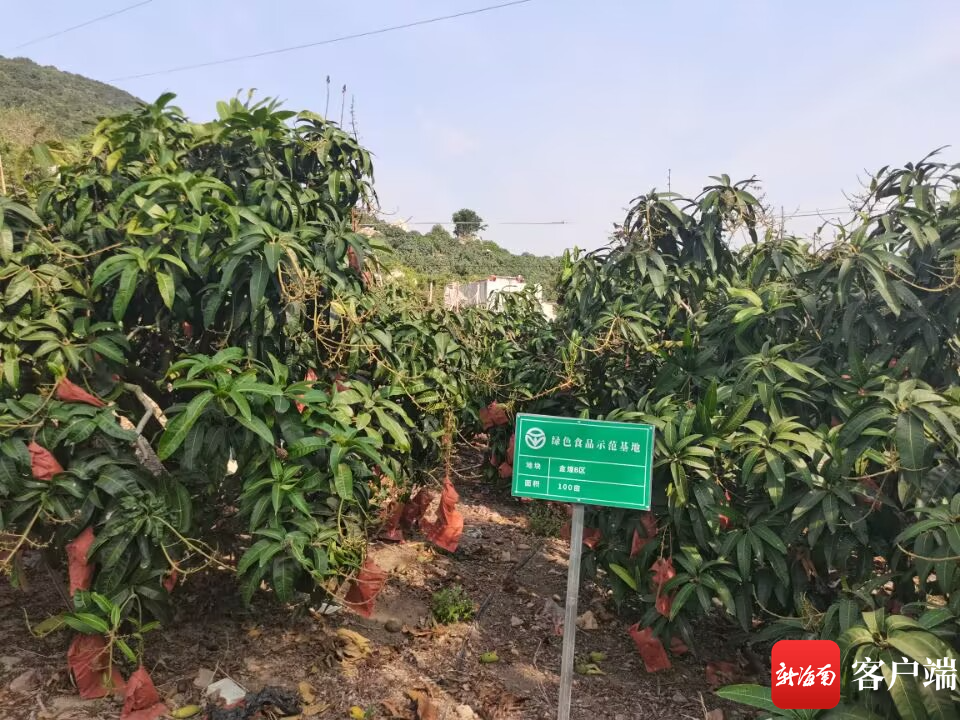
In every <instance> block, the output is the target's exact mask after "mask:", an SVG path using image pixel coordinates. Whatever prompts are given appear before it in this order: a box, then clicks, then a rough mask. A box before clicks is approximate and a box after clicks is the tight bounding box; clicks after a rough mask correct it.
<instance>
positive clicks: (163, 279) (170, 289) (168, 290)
mask: <svg viewBox="0 0 960 720" xmlns="http://www.w3.org/2000/svg"><path fill="white" fill-rule="evenodd" d="M156 278H157V289H158V290H159V291H160V297H161V298H162V299H163V304H164V305H166V306H167V309H168V310H172V309H173V299H174V297H175V295H176V287H175V286H174V284H173V278H172V277H171V276H170V275H168V274H167V273H164V272H159V271H158V272H157V274H156Z"/></svg>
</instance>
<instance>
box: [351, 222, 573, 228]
mask: <svg viewBox="0 0 960 720" xmlns="http://www.w3.org/2000/svg"><path fill="white" fill-rule="evenodd" d="M476 224H477V223H467V222H460V223H456V222H453V221H452V220H438V221H436V222H427V221H426V220H418V221H416V222H405V223H403V225H430V226H433V225H476ZM480 224H481V225H574V224H575V223H573V222H571V221H570V220H525V221H524V220H521V221H508V222H486V221H484V222H482V223H480ZM360 225H361V226H362V227H377V226H379V225H390V223H389V222H386V221H384V222H378V223H360Z"/></svg>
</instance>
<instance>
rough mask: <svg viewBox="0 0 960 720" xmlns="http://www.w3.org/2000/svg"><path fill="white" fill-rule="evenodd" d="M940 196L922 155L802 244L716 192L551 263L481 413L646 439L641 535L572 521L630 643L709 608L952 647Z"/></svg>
mask: <svg viewBox="0 0 960 720" xmlns="http://www.w3.org/2000/svg"><path fill="white" fill-rule="evenodd" d="M958 183H960V181H958V176H957V173H956V168H955V167H950V166H946V165H943V164H941V163H937V162H935V161H934V160H933V159H931V158H925V159H924V160H923V161H921V162H919V163H917V164H913V165H908V166H907V167H905V168H902V169H889V168H887V169H884V170H883V171H881V172H880V173H878V174H877V176H876V177H875V178H874V179H873V180H872V181H871V183H870V185H869V187H868V189H867V192H866V195H865V197H864V198H863V202H862V205H861V208H860V212H859V213H858V214H857V216H856V219H855V220H853V221H852V222H851V223H849V224H848V225H846V226H843V227H840V228H839V229H838V231H837V234H836V237H835V238H833V239H832V242H830V243H829V244H827V245H824V246H823V247H820V248H817V247H813V246H811V245H810V244H808V243H805V242H803V241H801V240H800V239H798V238H795V237H791V236H789V235H787V234H786V233H785V232H784V231H783V229H782V228H781V226H780V225H779V223H775V222H770V221H767V220H765V215H764V209H763V207H762V206H761V204H760V203H759V201H758V200H757V199H756V197H755V195H754V194H752V191H753V185H754V183H753V182H752V181H748V182H741V183H733V182H731V181H730V179H729V178H727V177H726V176H723V177H720V178H716V182H715V183H714V184H713V185H710V186H708V187H706V188H704V190H703V192H702V193H701V194H700V195H698V196H697V197H696V198H693V199H685V198H680V197H677V196H673V195H663V194H658V193H656V192H653V193H650V194H648V195H645V196H642V197H640V198H638V199H637V200H636V201H635V202H634V204H633V206H632V208H631V209H630V211H629V213H628V215H627V217H626V219H625V221H624V223H623V225H622V226H620V227H619V229H618V232H617V235H616V237H615V238H614V239H613V241H612V242H611V244H610V245H609V246H607V247H605V248H603V249H600V250H597V251H594V252H591V253H586V254H584V253H581V252H579V251H574V252H572V253H570V254H568V256H567V257H566V259H565V264H564V266H563V268H562V270H561V279H560V283H559V294H560V298H561V304H560V308H559V313H558V318H557V321H556V323H555V325H554V326H553V329H552V330H550V331H548V332H547V333H545V336H544V338H543V340H542V342H543V345H544V346H545V347H549V348H550V350H548V351H546V352H544V351H543V350H541V349H539V348H538V349H537V351H536V352H526V351H525V350H526V348H527V347H528V344H527V343H523V344H520V343H518V344H517V345H515V347H514V348H513V349H512V350H511V352H510V354H509V357H510V363H511V364H510V366H509V367H508V368H507V369H505V371H504V375H505V377H506V378H510V379H509V380H504V384H505V385H507V386H512V387H514V388H515V391H514V392H513V393H503V394H501V395H498V396H494V397H495V398H496V399H497V400H499V401H501V402H505V403H507V404H508V405H509V406H510V407H511V409H512V410H513V411H515V412H521V411H527V412H541V413H546V414H558V415H566V416H573V417H578V416H579V417H590V418H595V419H606V420H619V421H627V422H646V423H651V424H653V425H654V426H655V427H656V446H655V451H654V468H653V488H654V497H653V516H652V517H649V516H648V515H647V514H644V513H637V512H627V511H622V510H612V509H588V511H587V525H588V527H591V528H593V529H594V531H595V537H598V538H599V542H598V543H595V549H594V550H593V551H592V552H590V553H588V554H587V555H586V557H585V560H584V567H585V570H586V571H587V573H588V574H590V573H593V572H595V571H596V570H597V569H598V568H601V567H602V568H604V569H606V570H609V571H610V572H607V573H606V577H608V578H609V580H610V582H611V583H612V585H613V590H614V593H615V597H616V598H617V599H618V601H620V602H622V603H628V604H631V605H635V606H637V607H638V609H639V611H640V613H641V624H643V625H645V626H649V627H652V628H653V630H654V632H655V633H656V634H658V635H659V636H661V637H668V636H670V635H673V634H680V635H681V636H682V637H683V638H684V640H685V641H686V643H687V644H688V645H693V644H694V640H695V638H694V635H693V633H692V625H691V623H692V622H693V621H695V620H696V619H697V618H699V617H702V616H704V615H705V614H708V613H713V612H714V609H715V607H720V608H722V614H723V615H724V616H726V617H727V618H729V619H730V621H731V622H733V623H737V624H739V625H740V627H741V628H742V629H743V630H744V631H752V630H753V629H754V626H755V623H756V622H758V621H759V622H760V623H762V624H766V625H767V626H768V628H767V631H766V633H765V635H764V636H763V637H767V638H771V639H772V638H775V637H808V636H810V635H823V636H825V637H832V638H837V637H838V636H840V634H841V631H842V630H843V629H844V628H846V627H848V626H849V624H850V620H849V618H850V617H853V616H854V615H857V614H859V613H861V612H864V613H870V612H873V611H875V610H880V609H882V608H887V609H889V610H890V611H896V612H901V613H905V614H906V615H907V617H912V618H919V617H926V615H925V614H924V613H926V612H929V611H935V612H936V617H937V618H938V623H940V622H941V621H942V624H941V625H938V627H939V628H940V631H941V632H942V633H943V636H944V637H946V638H948V642H949V643H950V647H951V648H953V650H952V651H953V652H955V651H956V636H955V632H956V629H957V627H958V626H957V622H958V618H960V592H958V588H960V573H958V572H957V569H956V568H957V564H956V556H957V554H958V552H960V535H958V534H957V532H956V527H958V525H957V518H958V514H957V510H958V509H960V495H958V492H960V463H958V460H957V458H958V457H960V434H958V433H957V430H956V424H957V421H958V419H960V381H958V380H960V378H958V373H960V344H958V342H957V329H958V326H960V260H958V254H960V253H958V249H957V248H958V235H957V228H958V227H960V223H958V221H960V202H958V197H960V184H958ZM737 235H739V236H742V237H743V238H744V240H745V244H742V245H741V246H740V247H739V248H735V247H734V243H733V240H732V239H733V238H734V237H735V236H737ZM511 373H512V374H511ZM510 433H511V429H510V428H509V427H504V428H502V429H500V428H498V429H497V431H496V432H494V433H492V434H491V438H490V442H491V445H492V447H498V443H501V444H502V443H503V442H504V438H505V437H508V436H509V434H510ZM650 531H652V532H650ZM876 558H882V559H883V562H882V563H880V564H878V563H877V561H876ZM904 621H905V622H906V621H907V620H906V619H905V620H904ZM897 707H898V709H899V710H900V711H901V712H904V710H903V708H900V707H899V705H898V706H897ZM904 716H905V717H910V716H911V715H909V714H905V715H904Z"/></svg>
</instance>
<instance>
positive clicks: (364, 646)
mask: <svg viewBox="0 0 960 720" xmlns="http://www.w3.org/2000/svg"><path fill="white" fill-rule="evenodd" d="M337 639H338V640H339V641H340V656H341V657H342V658H343V659H344V660H359V659H360V658H364V657H366V656H367V655H369V654H370V641H369V640H368V639H367V638H365V637H364V636H363V635H361V634H360V633H358V632H354V631H353V630H347V629H346V628H339V629H338V630H337Z"/></svg>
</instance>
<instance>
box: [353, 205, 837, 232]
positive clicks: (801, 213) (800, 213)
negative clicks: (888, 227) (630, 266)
mask: <svg viewBox="0 0 960 720" xmlns="http://www.w3.org/2000/svg"><path fill="white" fill-rule="evenodd" d="M837 212H840V213H853V212H854V210H851V209H850V208H849V207H835V208H818V209H814V210H797V211H796V212H792V213H785V214H784V215H782V217H783V218H784V219H788V218H795V217H817V216H822V215H826V214H830V213H837ZM777 217H778V218H779V217H781V216H777ZM471 224H473V223H456V222H453V221H452V220H415V221H410V222H398V223H391V222H390V221H389V220H382V221H380V222H368V223H359V225H360V227H380V226H383V225H391V226H394V227H401V226H427V225H429V226H430V227H433V226H434V225H441V226H445V225H471ZM482 224H483V225H488V226H491V225H498V226H499V225H582V224H583V222H582V221H578V220H506V221H491V222H487V221H486V220H484V221H483V223H482Z"/></svg>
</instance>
